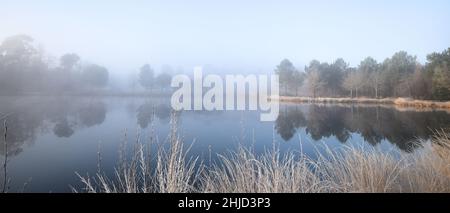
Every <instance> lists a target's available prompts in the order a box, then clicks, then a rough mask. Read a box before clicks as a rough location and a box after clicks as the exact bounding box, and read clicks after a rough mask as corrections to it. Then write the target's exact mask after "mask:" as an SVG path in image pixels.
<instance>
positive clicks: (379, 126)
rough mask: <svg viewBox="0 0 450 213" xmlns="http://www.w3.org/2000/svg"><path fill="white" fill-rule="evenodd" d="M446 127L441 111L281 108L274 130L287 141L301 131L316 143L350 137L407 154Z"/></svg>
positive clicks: (448, 116)
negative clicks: (386, 142) (384, 142)
mask: <svg viewBox="0 0 450 213" xmlns="http://www.w3.org/2000/svg"><path fill="white" fill-rule="evenodd" d="M448 128H450V114H449V113H447V112H445V111H412V110H411V111H399V110H396V109H394V108H390V107H383V106H337V105H336V106H324V105H283V106H281V109H280V114H279V116H278V119H277V120H276V124H275V129H276V131H277V133H278V134H279V135H280V136H281V138H283V139H284V140H285V141H289V140H290V139H291V138H293V136H294V135H295V133H296V131H298V130H299V129H304V130H305V132H306V133H307V134H308V135H310V137H311V138H312V139H314V140H316V141H318V140H321V139H323V138H327V137H330V136H335V137H336V139H337V140H338V141H340V142H342V143H345V142H347V141H348V140H349V139H350V137H351V135H352V134H359V135H361V136H362V137H363V138H364V140H365V141H366V142H368V143H370V144H372V145H376V144H378V143H380V142H381V141H383V140H387V141H389V142H390V143H392V144H395V145H396V146H397V147H399V148H400V149H401V150H403V151H406V152H411V151H412V150H414V148H416V147H417V146H418V144H417V142H418V139H422V140H427V139H430V137H431V136H432V135H433V131H435V130H436V129H448Z"/></svg>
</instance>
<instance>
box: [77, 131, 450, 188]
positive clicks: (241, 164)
mask: <svg viewBox="0 0 450 213" xmlns="http://www.w3.org/2000/svg"><path fill="white" fill-rule="evenodd" d="M424 144H425V145H424V146H423V147H422V148H420V149H418V150H417V151H415V152H414V153H403V152H400V151H392V152H382V151H380V150H378V149H376V148H369V149H366V148H364V149H362V148H361V147H359V148H358V147H350V146H348V147H345V148H341V149H338V150H331V149H328V148H326V149H325V150H326V151H325V153H324V152H323V151H322V152H317V156H318V157H317V158H314V159H312V158H310V157H309V156H306V155H304V154H302V152H301V150H299V151H298V152H289V153H286V154H281V152H280V150H279V149H277V148H273V149H270V150H268V151H266V152H265V153H263V154H260V155H256V154H255V153H254V152H253V151H252V149H251V148H246V147H238V149H237V150H236V151H232V152H230V153H229V154H227V155H220V156H219V158H220V160H219V161H218V162H217V163H216V164H214V165H211V166H206V165H205V164H203V163H202V162H201V161H199V160H198V159H197V158H188V157H187V153H188V152H189V149H186V148H185V145H184V143H183V142H182V141H181V140H180V138H179V137H178V136H177V135H176V128H175V127H172V131H171V133H170V136H169V140H168V141H167V142H166V144H165V146H160V147H158V148H157V150H158V151H157V152H156V153H157V154H156V156H151V155H150V154H146V153H148V152H146V151H145V150H147V149H148V148H149V145H144V144H142V143H140V142H139V141H138V142H137V143H136V145H135V149H134V150H135V151H134V155H133V156H131V158H130V159H128V160H124V161H122V162H121V163H120V164H119V166H118V167H117V168H116V170H115V171H116V172H115V175H114V176H112V177H111V176H110V177H108V176H106V175H105V174H103V173H102V172H98V173H97V174H95V175H94V176H92V177H89V176H84V175H79V177H80V179H81V182H82V186H81V187H79V188H74V191H77V192H131V193H136V192H163V193H171V192H206V193H209V192H220V193H225V192H256V193H258V192H304V193H315V192H338V193H339V192H450V134H448V133H445V132H437V133H436V135H435V137H434V138H433V139H432V142H428V143H424Z"/></svg>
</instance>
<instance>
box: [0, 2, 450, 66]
mask: <svg viewBox="0 0 450 213" xmlns="http://www.w3.org/2000/svg"><path fill="white" fill-rule="evenodd" d="M0 4H1V5H2V6H1V7H0V13H1V14H3V17H6V18H3V19H0V26H2V29H1V31H0V40H1V41H3V40H4V39H5V38H6V37H9V36H12V35H17V34H27V35H30V36H32V37H33V38H34V39H35V40H36V41H37V42H39V43H40V44H42V46H43V47H44V49H45V51H46V52H47V53H48V54H50V55H52V56H54V57H55V58H56V57H59V56H61V55H62V54H64V53H71V52H74V53H77V54H79V55H80V56H81V57H82V59H84V60H85V61H95V62H96V63H99V64H101V65H103V66H106V67H108V69H110V71H112V72H113V73H119V74H125V73H128V72H129V71H133V70H134V71H136V70H137V69H138V68H139V67H140V66H141V65H142V64H144V63H150V64H151V65H152V66H153V67H155V68H156V69H157V70H159V69H160V67H161V66H163V65H164V64H169V65H171V66H172V67H173V68H174V69H183V70H185V71H188V70H190V69H191V68H192V67H194V66H196V65H210V66H211V67H214V68H215V69H217V70H228V71H230V70H233V69H237V70H236V72H248V71H250V72H252V71H253V72H254V71H263V72H271V71H273V69H274V67H275V66H276V65H277V64H278V63H279V62H280V61H281V60H282V59H284V58H288V59H290V60H291V61H292V62H293V63H294V64H295V65H296V66H298V67H300V68H302V67H303V66H304V65H306V64H307V63H309V61H311V60H312V59H317V60H320V61H327V62H331V61H333V60H335V59H337V58H343V59H344V60H346V61H347V62H349V63H350V66H357V65H358V63H359V62H360V61H361V60H362V59H364V58H365V57H367V56H372V57H374V58H375V59H376V60H378V61H379V62H381V61H383V60H384V59H385V58H387V57H390V56H392V54H393V53H395V52H397V51H400V50H405V51H407V52H408V53H409V54H411V55H416V56H417V57H418V60H419V61H420V62H421V63H424V62H425V60H426V55H427V54H429V53H431V52H441V51H442V50H444V49H446V48H448V47H449V46H450V39H449V38H450V28H449V27H448V21H449V20H450V13H448V11H449V10H450V2H449V1H444V0H439V1H438V0H435V1H417V0H414V1H404V0H402V1H385V0H383V1H377V2H366V1H364V2H361V1H355V0H345V1H339V2H337V1H323V0H322V1H270V2H261V1H246V2H240V1H236V0H232V1H226V2H220V3H218V2H209V1H189V3H187V2H183V1H150V2H147V1H131V2H129V1H127V2H117V1H95V2H91V1H72V2H66V1H65V2H61V1H52V0H44V1H24V0H19V1H1V3H0Z"/></svg>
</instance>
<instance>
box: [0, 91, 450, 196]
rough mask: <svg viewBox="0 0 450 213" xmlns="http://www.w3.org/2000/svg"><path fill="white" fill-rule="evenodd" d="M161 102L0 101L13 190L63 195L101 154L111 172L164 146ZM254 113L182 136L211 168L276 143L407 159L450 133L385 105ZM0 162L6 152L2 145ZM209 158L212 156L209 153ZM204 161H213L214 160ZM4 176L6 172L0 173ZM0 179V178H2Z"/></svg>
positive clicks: (187, 117)
mask: <svg viewBox="0 0 450 213" xmlns="http://www.w3.org/2000/svg"><path fill="white" fill-rule="evenodd" d="M169 101H170V100H169V99H165V98H118V97H110V98H100V97H58V98H55V97H1V99H0V113H11V114H10V116H9V117H8V120H7V122H8V135H7V145H8V148H7V149H8V153H9V154H8V157H9V163H8V176H9V178H10V179H11V184H10V185H11V189H10V191H12V192H14V191H16V192H17V191H21V189H22V188H23V184H24V183H28V184H27V186H26V189H25V191H26V192H68V191H70V187H69V186H75V187H77V186H80V181H79V179H78V178H77V176H76V175H75V172H79V173H80V174H86V173H89V174H91V175H92V174H94V173H95V172H96V171H97V162H98V160H97V159H98V152H99V150H100V152H101V159H102V160H101V166H102V168H103V169H104V170H105V172H106V173H111V172H112V171H113V167H114V166H116V164H117V161H118V151H119V147H120V146H121V144H123V143H124V141H127V143H128V144H132V143H134V142H135V141H136V138H137V137H139V138H140V141H141V142H144V143H145V142H146V141H150V140H151V138H157V141H158V143H164V141H165V140H166V139H167V135H168V132H169V126H170V124H169V122H170V114H171V108H170V105H169ZM259 115H260V113H259V112H256V111H227V112H225V111H223V112H192V111H190V112H186V111H185V112H182V113H181V114H180V117H179V128H178V129H179V134H180V136H181V137H182V138H183V140H184V141H185V142H187V143H190V144H191V143H192V142H194V143H193V147H192V150H191V152H190V154H191V155H195V156H200V157H201V159H203V161H205V162H208V161H209V160H210V159H211V158H214V156H216V155H215V153H226V152H227V151H229V150H232V149H234V148H236V147H237V146H238V144H240V143H241V144H245V145H248V146H254V148H255V150H256V151H257V152H262V151H264V149H266V148H271V147H272V146H273V144H278V145H279V146H280V149H281V150H283V151H286V150H292V149H299V148H300V144H302V145H301V148H302V150H303V152H304V153H306V154H308V155H311V156H313V155H314V154H313V153H314V150H315V149H316V147H317V146H318V145H323V144H326V145H328V146H330V147H339V146H342V144H356V145H362V146H376V147H379V148H380V149H385V150H390V149H400V150H401V151H403V152H412V151H414V149H416V148H417V145H416V143H414V142H415V141H417V139H424V140H427V139H429V138H430V137H431V135H432V133H433V130H434V129H441V128H444V129H446V128H450V113H448V112H445V111H433V110H431V111H412V110H396V109H394V108H391V107H382V106H349V105H347V106H340V105H328V106H323V105H311V104H283V105H281V106H280V115H279V117H278V119H277V120H276V121H275V122H260V121H259ZM1 132H2V134H3V129H2V131H1ZM0 142H1V143H0V144H1V146H0V158H1V159H2V161H3V158H4V153H5V146H4V140H3V138H2V139H1V140H0ZM210 153H211V154H210ZM209 156H212V157H211V158H210V157H209ZM1 175H2V176H3V173H1ZM0 179H2V178H0Z"/></svg>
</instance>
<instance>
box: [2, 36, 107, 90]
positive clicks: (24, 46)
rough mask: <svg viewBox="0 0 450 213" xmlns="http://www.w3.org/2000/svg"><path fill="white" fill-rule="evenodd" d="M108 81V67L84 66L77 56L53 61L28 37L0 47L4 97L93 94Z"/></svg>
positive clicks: (9, 41) (17, 38) (4, 42)
mask: <svg viewBox="0 0 450 213" xmlns="http://www.w3.org/2000/svg"><path fill="white" fill-rule="evenodd" d="M108 80H109V72H108V70H107V69H106V68H105V67H103V66H100V65H97V64H93V63H83V62H82V61H81V58H80V56H78V55H77V54H74V53H68V54H64V55H63V56H61V57H60V58H59V59H57V62H55V61H52V59H51V58H50V57H49V56H47V55H46V54H45V53H44V51H43V50H42V48H41V47H39V46H38V45H36V43H35V42H34V40H33V38H31V37H30V36H28V35H16V36H12V37H8V38H6V39H5V40H4V41H3V42H2V43H1V44H0V91H1V92H2V93H28V92H50V93H56V92H62V91H81V90H93V89H99V88H104V87H106V86H107V84H108Z"/></svg>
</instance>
